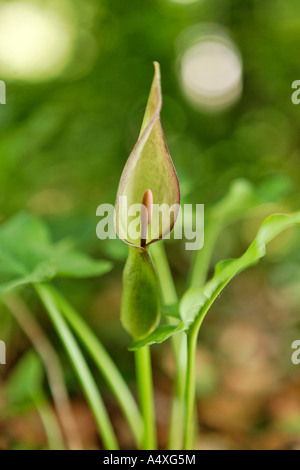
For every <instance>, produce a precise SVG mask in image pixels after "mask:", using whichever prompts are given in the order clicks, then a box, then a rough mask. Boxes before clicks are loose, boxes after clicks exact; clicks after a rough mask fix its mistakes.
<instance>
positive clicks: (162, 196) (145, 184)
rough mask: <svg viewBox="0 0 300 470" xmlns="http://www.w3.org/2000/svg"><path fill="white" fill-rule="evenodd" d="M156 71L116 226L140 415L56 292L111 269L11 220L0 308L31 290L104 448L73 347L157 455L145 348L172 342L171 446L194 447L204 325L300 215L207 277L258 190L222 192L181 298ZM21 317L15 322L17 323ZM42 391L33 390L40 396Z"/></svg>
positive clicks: (267, 225)
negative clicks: (60, 281)
mask: <svg viewBox="0 0 300 470" xmlns="http://www.w3.org/2000/svg"><path fill="white" fill-rule="evenodd" d="M154 67H155V73H154V79H153V83H152V87H151V91H150V95H149V99H148V103H147V107H146V111H145V115H144V119H143V122H142V127H141V132H140V135H139V137H138V141H137V143H136V145H135V146H134V148H133V151H132V153H131V155H130V156H129V159H128V161H127V163H126V165H125V168H124V171H123V173H122V176H121V180H120V184H119V188H118V193H117V200H116V220H115V222H116V230H117V233H118V235H119V237H120V238H121V239H122V240H123V241H124V242H125V243H127V244H128V246H129V253H128V259H127V262H126V264H125V267H124V272H123V295H122V301H121V322H122V325H123V326H124V328H125V330H126V331H127V332H128V333H129V334H130V335H131V336H132V342H131V344H130V345H129V350H131V351H134V354H135V359H136V372H137V389H138V395H139V402H140V408H141V411H140V409H139V407H138V405H137V403H136V401H135V398H134V397H133V395H132V393H131V391H130V389H129V387H128V385H127V384H126V382H125V381H124V379H123V377H122V375H121V373H120V371H119V370H118V368H117V366H116V365H115V363H114V362H113V361H112V359H111V357H110V356H109V354H108V353H107V351H106V350H105V348H104V347H103V345H102V344H101V342H100V341H99V339H98V337H97V335H96V334H95V333H94V332H93V331H92V330H91V328H90V327H89V326H88V325H87V324H86V322H85V321H84V319H83V318H82V316H80V315H79V314H78V313H77V311H76V310H75V309H74V307H73V306H72V305H71V303H70V302H69V301H68V300H67V299H66V298H65V297H64V296H63V295H62V293H61V292H60V291H58V290H57V288H56V287H55V286H54V281H55V279H56V278H59V277H69V278H85V277H91V276H100V275H104V274H105V273H107V272H108V271H110V269H111V268H112V266H111V263H109V262H107V261H103V260H97V261H96V260H94V259H92V258H90V257H89V256H87V255H86V254H84V253H81V252H79V251H78V250H76V249H74V247H73V246H72V245H71V244H70V243H69V242H68V241H66V240H62V241H60V242H58V243H54V242H53V241H52V239H51V236H50V232H49V230H48V227H47V226H46V225H45V223H43V222H42V221H41V220H39V219H37V218H36V217H33V216H32V215H30V214H27V213H20V214H17V215H16V216H14V217H13V218H12V219H11V220H9V221H8V222H6V223H4V224H3V225H2V226H1V227H0V296H4V303H5V304H6V305H8V306H10V305H11V300H10V301H9V299H11V297H10V296H11V293H12V291H15V290H17V289H18V290H20V291H21V292H20V294H21V295H22V291H23V290H22V289H23V288H25V287H26V288H27V287H31V288H32V289H33V292H35V294H36V295H37V297H38V299H39V300H40V302H41V304H42V306H43V307H44V310H45V312H47V314H48V315H49V318H50V319H51V321H52V324H53V326H54V329H55V331H56V333H57V335H58V337H59V338H60V340H61V342H62V345H63V346H64V348H65V350H66V353H67V355H68V357H69V360H70V363H71V365H72V367H73V369H74V371H75V373H76V376H77V378H78V381H79V383H80V386H81V388H82V390H83V392H84V394H85V397H86V400H87V403H88V405H89V407H90V409H91V412H92V413H93V415H94V418H95V422H96V424H97V427H98V431H99V435H100V437H101V441H102V445H103V447H104V448H106V449H111V450H112V449H118V448H119V443H118V441H117V437H116V433H115V430H114V427H113V425H112V423H111V420H110V416H109V413H108V412H107V409H106V406H105V403H104V401H103V399H102V396H101V394H100V392H99V390H98V387H97V383H96V380H95V377H94V375H93V374H92V372H91V370H90V368H89V366H88V364H87V361H86V359H85V355H84V353H83V351H82V350H81V347H80V344H79V341H80V343H82V345H83V346H84V349H85V350H86V352H87V353H88V354H89V355H90V356H91V358H92V360H93V361H94V362H95V364H96V366H97V369H98V371H99V372H100V373H101V375H102V376H103V377H104V379H105V381H106V382H107V384H108V386H109V387H110V390H111V392H112V393H113V395H114V396H115V398H116V400H117V401H118V403H119V406H120V409H121V411H122V412H123V415H124V417H125V419H126V421H127V423H128V425H129V427H130V429H131V431H132V435H133V438H134V441H135V444H136V446H137V447H138V448H140V449H141V448H144V449H156V447H157V437H156V426H155V407H154V393H153V383H152V370H151V356H150V346H151V345H153V344H155V343H156V344H159V343H163V342H164V341H166V340H167V339H169V338H172V343H173V351H174V358H175V361H174V362H175V366H176V377H175V384H176V386H175V393H174V396H175V399H174V400H173V406H172V415H171V420H170V438H169V448H173V449H174V448H175V449H182V448H183V449H194V447H195V435H196V431H197V430H196V429H195V421H196V412H195V409H196V390H195V374H196V349H197V342H198V335H199V331H200V328H201V326H202V324H203V321H204V319H205V317H206V315H207V313H208V311H209V309H210V307H211V306H212V304H213V303H214V302H215V300H216V299H217V298H218V296H219V294H220V293H221V292H222V290H223V289H224V288H225V287H226V285H227V284H228V283H229V282H230V281H231V280H232V279H233V278H234V277H235V276H237V275H238V274H239V273H240V272H242V271H243V270H245V269H247V268H250V267H251V266H253V265H254V264H256V263H257V262H258V261H259V260H260V259H261V258H262V257H264V256H265V254H266V247H267V245H268V243H269V242H271V241H272V239H273V238H274V237H276V236H277V235H279V234H280V233H281V232H283V231H284V230H286V229H288V228H289V227H295V226H299V225H300V212H296V213H294V214H290V215H285V214H274V215H270V216H269V217H268V218H267V219H266V220H265V222H264V223H263V224H262V225H261V227H260V228H259V230H258V232H257V235H256V237H255V238H254V240H253V242H252V243H251V245H250V246H249V248H248V249H247V250H246V251H245V252H244V254H243V255H242V256H240V257H239V258H236V259H229V260H224V261H221V262H220V263H218V264H217V266H216V267H215V270H214V274H213V275H212V277H211V278H210V279H207V273H208V271H209V268H210V267H211V257H212V254H213V252H214V248H215V244H216V242H217V240H218V237H219V235H220V234H221V233H222V231H223V229H224V227H228V224H230V223H231V222H233V221H234V222H236V221H237V220H239V219H241V218H242V217H245V216H247V214H248V213H249V212H251V210H253V208H255V207H257V206H258V205H260V201H259V200H258V198H257V195H256V194H257V192H256V190H255V188H253V186H252V185H251V184H250V183H249V182H247V181H245V180H238V181H235V182H233V184H232V186H231V188H230V190H229V193H228V194H227V195H226V196H225V197H224V198H223V199H222V200H221V201H220V202H218V203H217V204H215V205H214V206H213V207H209V208H208V209H207V210H206V221H205V229H204V230H205V243H204V247H203V249H202V250H200V251H198V252H196V254H195V257H194V262H193V264H192V268H191V274H190V276H189V279H188V286H187V290H186V292H185V293H184V294H183V296H182V298H181V299H178V298H177V293H176V289H175V286H174V282H173V279H172V275H171V271H170V267H169V264H168V260H167V257H166V254H165V252H164V248H163V243H164V240H163V239H164V238H166V237H167V235H168V234H169V233H170V232H171V230H172V229H173V227H174V224H175V222H176V218H177V215H178V211H179V203H180V190H179V183H178V178H177V175H176V172H175V169H174V166H173V163H172V160H171V157H170V155H169V152H168V149H167V146H166V142H165V138H164V135H163V131H162V127H161V123H160V111H161V106H162V95H161V86H160V69H159V65H158V64H157V63H155V64H154ZM159 214H161V216H159ZM7 295H8V296H9V297H8V298H6V296H7ZM99 314H101V312H99ZM24 321H25V320H24V318H22V319H21V321H20V323H21V324H24ZM24 330H25V331H28V328H24ZM35 341H36V338H35ZM35 341H33V343H34V344H35ZM36 350H37V352H38V353H39V354H40V356H41V359H42V361H39V364H40V366H41V365H42V363H43V364H45V361H46V360H47V359H46V358H45V355H44V354H42V353H41V350H40V348H36ZM40 366H39V367H40ZM26 367H29V366H28V363H27V365H26ZM46 369H47V367H46ZM48 369H49V365H48ZM40 389H41V387H40V386H39V387H37V390H38V392H40V391H41V390H40ZM39 396H40V395H39ZM33 397H34V399H35V404H36V406H38V407H39V410H40V414H41V418H42V420H43V422H44V425H45V427H46V428H47V429H48V435H49V441H50V440H51V443H52V444H51V445H52V446H55V445H56V444H55V443H54V444H53V423H54V427H55V421H54V420H53V419H52V417H50V418H51V419H50V420H49V412H48V411H49V410H48V407H46V412H45V406H41V405H44V403H45V402H44V401H43V400H42V402H41V401H36V396H35V395H34V390H32V389H31V390H30V400H32V398H33ZM43 398H44V397H43ZM49 423H50V424H49ZM51 423H52V424H51Z"/></svg>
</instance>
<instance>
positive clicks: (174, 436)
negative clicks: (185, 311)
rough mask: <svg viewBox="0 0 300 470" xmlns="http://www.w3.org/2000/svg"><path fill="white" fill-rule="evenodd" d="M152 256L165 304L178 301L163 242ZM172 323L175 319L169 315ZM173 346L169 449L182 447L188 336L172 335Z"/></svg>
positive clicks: (158, 244)
mask: <svg viewBox="0 0 300 470" xmlns="http://www.w3.org/2000/svg"><path fill="white" fill-rule="evenodd" d="M151 257H152V260H153V264H154V267H155V272H156V275H157V279H158V284H159V288H160V293H161V299H162V303H163V304H164V305H165V306H168V305H174V304H176V303H177V302H178V297H177V293H176V289H175V286H174V281H173V278H172V274H171V271H170V267H169V263H168V259H167V256H166V253H165V250H164V246H163V242H160V243H154V244H153V245H151ZM167 319H168V321H169V322H170V323H173V322H174V319H170V318H169V317H167ZM172 346H173V352H174V359H175V368H176V376H175V384H174V396H173V401H172V410H171V420H170V428H169V437H168V449H180V448H181V446H182V433H183V428H182V422H183V416H184V390H185V375H186V337H185V335H184V334H178V335H175V336H173V337H172Z"/></svg>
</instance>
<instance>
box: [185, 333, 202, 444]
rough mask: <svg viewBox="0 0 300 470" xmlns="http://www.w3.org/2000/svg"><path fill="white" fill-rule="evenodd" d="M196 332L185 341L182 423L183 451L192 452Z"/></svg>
mask: <svg viewBox="0 0 300 470" xmlns="http://www.w3.org/2000/svg"><path fill="white" fill-rule="evenodd" d="M197 337H198V334H197V331H192V332H191V333H189V334H188V340H187V373H186V389H185V405H186V409H185V422H184V440H183V449H184V450H193V448H194V424H195V414H194V412H195V395H196V382H195V375H196V374H195V373H196V370H195V363H196V352H197Z"/></svg>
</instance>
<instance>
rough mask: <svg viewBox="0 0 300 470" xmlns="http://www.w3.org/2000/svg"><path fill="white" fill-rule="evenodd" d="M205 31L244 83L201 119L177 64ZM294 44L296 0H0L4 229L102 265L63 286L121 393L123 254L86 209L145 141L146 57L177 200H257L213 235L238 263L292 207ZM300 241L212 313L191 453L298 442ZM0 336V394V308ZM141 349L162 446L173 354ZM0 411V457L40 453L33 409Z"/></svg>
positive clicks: (8, 334)
mask: <svg viewBox="0 0 300 470" xmlns="http://www.w3.org/2000/svg"><path fill="white" fill-rule="evenodd" d="M20 5H21V8H20ZM22 8H23V9H22ZM24 9H25V10H24ZM26 9H27V10H26ZM24 12H25V13H24ZM1 18H2V19H1ZM1 21H2V22H4V23H3V24H5V28H2V33H1ZM48 23H49V24H48ZM26 25H27V29H28V30H27V29H26ZM47 28H48V29H47ZM30 31H33V32H34V34H32V37H31V36H30V34H29V32H30ZM207 31H210V32H211V31H212V32H213V35H214V37H216V36H218V34H219V35H220V37H221V40H222V41H223V40H224V38H225V42H226V43H228V41H229V44H231V45H232V47H233V51H234V53H235V54H236V58H237V59H236V60H237V61H238V62H239V64H240V65H239V66H240V72H241V81H242V83H243V87H242V88H243V89H242V91H241V90H239V92H237V96H236V99H234V100H233V101H234V102H232V103H231V104H230V103H228V106H226V104H225V105H224V106H223V109H219V108H212V106H210V103H209V98H208V104H206V106H205V107H203V106H202V107H201V103H200V101H199V100H198V101H197V99H196V97H194V102H193V99H192V98H191V96H190V97H188V95H187V93H186V92H185V90H184V85H185V84H184V69H183V65H182V64H183V58H184V57H185V54H186V53H187V52H188V50H189V48H190V47H192V46H193V44H195V43H197V41H198V40H199V41H201V37H202V40H203V37H204V38H205V34H207ZM46 33H47V34H48V36H47V34H46ZM35 34H36V35H35ZM39 34H40V36H39ZM210 34H211V33H210ZM222 38H223V39H222ZM217 39H218V38H217ZM299 39H300V3H299V1H297V0H264V1H263V2H262V1H258V0H243V1H242V2H241V1H238V0H198V1H197V0H195V1H194V2H188V1H185V2H184V1H182V2H180V1H179V0H177V2H175V1H171V0H152V1H143V2H141V1H137V0H131V1H129V2H124V1H121V0H113V1H108V0H85V1H84V2H82V1H79V0H69V1H66V0H60V1H59V2H57V1H48V0H43V1H42V0H40V1H29V0H28V1H25V0H24V1H16V0H13V1H11V0H10V1H9V2H5V1H1V3H0V79H1V80H4V81H5V83H6V100H7V104H6V105H1V107H0V220H1V221H3V222H4V221H5V220H6V219H7V218H9V217H10V216H11V215H13V214H15V213H16V212H18V211H20V210H24V209H26V210H29V211H31V212H32V213H34V214H36V215H39V216H41V217H43V218H44V219H45V220H46V221H47V222H48V223H49V225H50V227H51V230H52V233H53V237H54V239H59V238H62V237H65V236H68V237H69V236H71V237H72V238H73V239H74V240H75V241H76V243H77V245H78V247H80V248H82V249H84V250H85V251H86V252H88V253H90V254H92V255H93V256H94V257H96V258H101V257H104V258H106V259H111V260H113V262H114V269H113V271H112V272H111V273H110V274H109V275H107V276H105V277H103V278H100V279H96V280H91V281H90V280H87V281H63V282H62V281H60V284H59V286H60V287H61V289H63V291H64V292H65V293H66V295H67V296H68V298H69V299H70V301H72V303H73V304H74V305H75V306H77V307H78V309H79V310H80V312H82V314H83V315H84V317H85V318H86V319H87V321H88V323H89V324H90V325H91V326H92V327H93V329H94V330H95V331H96V332H97V334H98V335H99V337H100V338H101V340H102V341H103V343H104V344H105V345H106V346H107V348H108V349H109V351H110V352H111V354H112V356H113V357H114V359H115V360H116V362H117V363H118V365H119V366H120V369H121V370H122V372H123V374H124V376H125V377H126V380H127V381H128V382H129V383H132V384H133V383H134V370H133V360H132V357H131V354H130V353H128V352H126V348H127V346H128V343H129V337H128V336H127V335H126V334H125V333H124V332H123V331H122V329H121V327H120V324H119V302H120V296H121V273H122V267H123V264H124V259H125V258H126V253H127V247H126V245H125V244H123V243H121V242H119V241H114V240H112V241H103V242H102V241H100V240H98V239H97V238H96V225H97V222H98V220H97V217H96V208H97V206H98V205H99V204H101V203H112V204H114V199H115V195H116V191H117V187H118V182H119V178H120V175H121V172H122V169H123V166H124V164H125V162H126V159H127V157H128V156H129V154H130V151H131V149H132V147H133V145H134V144H135V142H136V139H137V136H138V133H139V128H140V124H141V121H142V116H143V112H144V109H145V105H146V100H147V96H148V92H149V87H150V84H151V80H152V74H153V66H152V62H153V60H157V61H158V62H159V63H160V65H161V72H162V88H163V97H164V104H163V110H162V116H161V117H162V125H163V129H164V132H165V136H166V140H167V143H168V146H169V150H170V153H171V156H172V158H173V162H174V164H175V167H176V170H177V173H178V177H179V181H180V184H181V189H182V197H183V202H189V203H204V204H205V205H206V206H207V207H209V206H210V205H212V204H213V203H214V202H216V201H217V200H219V199H220V198H221V197H222V196H224V195H225V194H226V193H227V191H228V189H229V186H230V183H231V182H232V181H233V180H234V179H236V178H246V179H248V180H249V181H251V182H252V183H253V184H254V185H255V187H256V192H257V197H258V200H259V206H258V207H257V209H256V210H253V211H252V212H251V215H250V216H249V217H247V218H245V219H244V220H242V221H239V222H237V223H235V224H233V225H231V226H230V227H228V228H227V229H226V230H225V231H224V233H223V234H222V236H221V237H220V239H219V240H218V244H217V247H216V250H215V253H214V257H213V263H215V262H216V261H218V260H220V259H222V258H225V257H234V256H238V255H239V254H241V253H242V251H243V250H244V249H245V248H246V247H247V245H248V244H249V242H250V241H251V239H252V238H253V236H254V235H255V231H256V229H257V227H258V225H259V223H260V222H261V221H262V220H263V218H264V217H265V216H266V215H268V214H269V213H272V212H276V211H285V212H291V211H293V210H297V209H298V210H299V195H300V191H299V161H300V153H299V148H300V146H299V144H300V141H299V139H300V137H299V135H300V134H299V126H300V106H299V107H298V106H295V105H293V104H292V101H291V96H292V91H293V90H292V89H291V86H292V82H293V81H294V80H297V79H300V77H299V73H300V72H299V57H298V48H299ZM217 42H218V41H217ZM1 44H2V45H1ZM237 51H238V52H237ZM225 59H226V57H225ZM195 60H196V62H197V58H196V59H195ZM220 60H222V58H220ZM196 65H197V63H196ZM208 66H209V65H208ZM225 66H226V64H225ZM229 69H230V63H229ZM191 70H195V69H193V68H192V69H191ZM222 70H225V71H226V70H227V69H226V67H225V69H221V72H222ZM225 71H224V74H225ZM216 73H218V69H216ZM222 73H223V72H222ZM228 73H229V78H230V70H229V72H228ZM190 78H192V79H193V77H190ZM219 78H220V77H219ZM221 78H222V76H221ZM194 80H196V81H197V75H196V76H195V77H194ZM224 80H225V75H224ZM221 82H222V79H221ZM224 93H225V92H224ZM239 95H240V96H239ZM198 98H199V97H198ZM199 99H200V98H199ZM211 100H212V99H211ZM206 101H207V100H206ZM211 104H212V103H211ZM299 248H300V242H299V233H298V232H296V231H295V232H289V233H288V234H287V235H285V236H283V237H281V238H280V239H279V240H278V241H277V242H276V243H273V245H272V247H271V249H270V254H269V257H268V258H267V259H266V260H265V261H264V262H263V263H262V264H261V265H259V266H258V267H255V268H253V269H252V270H250V271H249V272H246V273H244V274H242V275H241V276H240V277H239V278H238V279H237V280H235V281H234V282H233V284H232V285H231V286H229V287H228V289H227V290H226V291H225V293H224V294H223V295H222V297H221V299H220V300H219V302H218V303H216V305H215V306H214V308H213V310H212V312H211V314H210V315H209V317H208V319H207V320H206V322H205V324H204V328H203V331H202V333H201V344H200V349H199V371H198V372H199V375H198V393H199V404H198V413H199V422H200V429H201V432H202V437H201V439H199V443H198V446H199V448H225V449H227V448H233V449H239V448H250V449H251V448H296V447H300V396H299V392H300V369H299V366H298V367H297V366H294V365H293V364H292V363H291V359H290V358H291V343H292V342H293V341H294V340H295V339H298V338H299V336H300V321H299V320H300V318H299V315H298V314H299V300H300V289H299V281H300V275H299V261H300V255H299ZM167 251H168V255H169V259H170V263H171V267H172V270H173V273H174V276H175V279H176V282H177V286H178V290H179V293H182V292H183V290H184V288H185V284H186V279H187V276H188V273H189V265H190V261H191V253H188V252H185V251H184V246H183V244H179V243H178V242H176V243H175V242H170V243H169V244H167ZM24 295H25V297H26V299H27V301H28V305H29V306H30V308H31V309H32V310H33V311H34V312H35V313H36V315H37V316H38V318H39V321H40V322H41V323H42V324H43V325H44V327H45V329H46V331H47V332H48V335H49V338H50V339H51V340H52V341H53V343H54V345H55V347H56V349H57V351H58V352H59V355H60V357H61V358H62V361H63V363H64V367H65V374H66V377H67V384H68V388H69V390H70V394H71V397H72V403H73V406H74V410H75V411H74V412H75V414H76V417H77V419H78V422H79V423H80V428H81V429H82V434H83V440H84V445H85V446H86V447H87V448H97V447H98V446H99V442H98V440H97V437H96V431H95V428H94V424H93V421H92V418H91V417H90V414H89V412H88V410H87V408H86V405H85V402H84V400H83V398H82V395H81V392H80V390H79V388H78V384H77V381H76V379H75V378H74V376H73V372H72V371H71V369H70V367H69V364H68V361H67V358H66V357H65V353H64V352H63V350H62V347H61V346H60V344H59V341H58V339H57V338H56V335H55V334H54V332H53V330H52V328H51V326H50V324H49V323H48V321H47V319H46V318H45V315H44V314H43V311H42V309H41V308H40V306H39V305H38V304H37V302H36V301H35V300H34V299H33V296H32V295H31V293H30V291H28V292H27V291H25V293H24ZM0 339H2V340H5V341H6V345H7V365H6V366H0V380H1V382H0V386H1V387H2V388H5V384H6V382H7V381H8V380H9V376H10V374H11V373H12V372H13V371H14V368H15V367H16V365H17V364H18V361H19V360H20V358H22V356H23V355H24V354H25V352H26V351H27V350H28V349H29V348H30V344H29V342H28V341H27V339H26V337H25V336H24V335H23V333H22V332H21V330H20V329H19V327H18V326H17V325H16V323H15V322H14V320H13V319H12V317H11V316H10V314H9V312H8V311H7V309H5V308H4V307H3V306H1V307H0ZM153 354H154V375H155V384H156V405H157V410H158V416H159V422H158V426H159V432H160V442H161V445H164V442H165V438H166V423H167V418H168V413H167V410H168V406H169V405H168V404H169V400H170V390H171V389H170V379H171V377H172V358H171V357H170V352H169V350H168V344H167V345H166V346H163V347H154V348H153ZM45 387H46V385H45ZM99 387H100V388H101V390H102V392H103V394H104V396H105V399H106V401H107V403H108V405H109V407H110V410H111V412H112V414H113V416H114V420H115V421H114V423H115V426H116V428H117V429H118V433H119V435H120V436H121V439H123V447H125V448H126V447H130V445H131V441H130V438H128V436H127V433H126V427H125V425H124V423H123V422H122V420H121V417H120V416H119V413H118V410H117V408H116V405H115V403H114V401H113V400H112V398H111V397H110V395H109V393H108V391H107V390H106V387H105V385H104V383H102V382H101V380H100V381H99ZM45 393H46V394H47V387H46V392H45ZM233 397H234V399H233ZM0 406H1V407H2V415H3V417H2V418H1V416H0V447H2V448H14V447H32V448H41V447H43V446H45V445H46V444H45V437H44V435H43V431H41V428H40V427H41V424H40V422H39V418H38V417H37V416H36V414H35V412H34V411H30V410H29V411H28V410H27V411H26V412H25V411H24V412H22V413H21V414H19V415H17V416H15V415H14V414H12V415H10V416H6V413H4V411H3V410H5V407H6V406H7V404H6V403H5V400H4V399H3V398H2V399H1V402H0ZM123 428H124V430H123Z"/></svg>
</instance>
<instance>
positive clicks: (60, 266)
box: [0, 213, 111, 295]
mask: <svg viewBox="0 0 300 470" xmlns="http://www.w3.org/2000/svg"><path fill="white" fill-rule="evenodd" d="M110 269H111V264H110V263H109V262H107V261H102V260H100V261H96V260H93V259H92V258H90V257H88V256H87V255H85V254H83V253H81V252H79V251H76V250H74V249H72V247H70V246H69V244H65V243H56V244H54V243H53V242H52V241H51V237H50V234H49V231H48V229H47V226H46V225H45V224H44V223H43V222H42V221H41V220H40V219H38V218H36V217H34V216H32V215H30V214H28V213H20V214H17V215H16V216H14V217H12V218H11V219H10V220H9V221H8V222H6V223H5V224H3V225H2V226H1V227H0V294H1V295H3V294H5V293H6V292H9V291H10V290H12V289H15V288H17V287H20V286H23V285H26V284H35V283H39V282H46V281H50V280H51V279H53V278H54V277H76V278H80V277H89V276H97V275H101V274H103V273H105V272H107V271H109V270H110Z"/></svg>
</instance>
